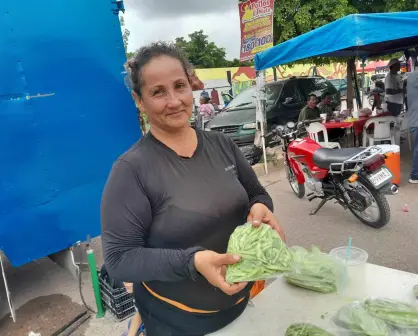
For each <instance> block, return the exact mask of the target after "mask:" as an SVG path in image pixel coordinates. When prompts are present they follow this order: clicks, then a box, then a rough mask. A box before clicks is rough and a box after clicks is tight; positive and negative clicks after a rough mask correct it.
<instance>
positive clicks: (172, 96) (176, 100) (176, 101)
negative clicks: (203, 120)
mask: <svg viewBox="0 0 418 336" xmlns="http://www.w3.org/2000/svg"><path fill="white" fill-rule="evenodd" d="M167 105H168V107H176V106H178V105H181V100H180V97H179V95H178V94H177V93H176V92H175V91H172V92H169V94H168V95H167Z"/></svg>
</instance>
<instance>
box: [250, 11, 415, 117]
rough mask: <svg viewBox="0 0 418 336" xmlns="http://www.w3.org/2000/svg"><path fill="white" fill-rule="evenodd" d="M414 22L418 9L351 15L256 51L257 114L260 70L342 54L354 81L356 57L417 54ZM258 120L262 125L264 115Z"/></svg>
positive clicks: (259, 96) (358, 93) (350, 87)
mask: <svg viewBox="0 0 418 336" xmlns="http://www.w3.org/2000/svg"><path fill="white" fill-rule="evenodd" d="M417 22H418V11H411V12H401V13H383V14H354V15H349V16H346V17H344V18H342V19H339V20H336V21H334V22H332V23H329V24H327V25H325V26H322V27H320V28H317V29H314V30H312V31H310V32H308V33H306V34H303V35H300V36H298V37H295V38H293V39H291V40H288V41H286V42H283V43H281V44H278V45H276V46H274V47H272V48H270V49H267V50H266V51H263V52H261V53H258V54H257V55H256V56H255V67H256V70H257V73H258V77H257V78H258V83H259V84H258V87H261V94H258V95H257V100H258V103H257V106H258V109H257V110H259V111H260V112H259V113H258V115H259V116H261V115H262V114H263V89H262V85H261V82H262V80H261V79H262V77H261V76H262V74H263V70H265V69H268V68H271V67H275V66H279V65H283V64H287V63H291V62H295V61H299V60H302V59H306V58H309V57H319V56H320V57H344V58H347V59H349V61H348V71H347V72H348V73H350V74H351V71H352V72H353V73H352V74H353V77H354V79H355V83H356V82H357V80H356V78H357V77H356V71H355V70H356V69H355V58H359V59H361V60H362V61H364V60H366V59H367V58H369V57H375V56H379V55H384V54H391V53H395V52H399V51H404V52H405V55H406V56H407V58H408V57H410V56H416V52H417V50H416V51H415V52H411V49H412V48H415V47H417V46H418V31H417V29H416V27H417ZM350 65H351V66H350ZM347 77H348V79H349V80H348V85H347V90H348V91H350V92H352V90H353V86H352V81H351V75H348V76H347ZM355 86H356V92H357V94H356V97H357V103H358V106H359V107H361V106H362V102H361V100H360V91H359V88H358V85H355ZM258 120H259V121H261V122H260V124H261V125H264V123H263V121H264V118H263V117H260V118H258Z"/></svg>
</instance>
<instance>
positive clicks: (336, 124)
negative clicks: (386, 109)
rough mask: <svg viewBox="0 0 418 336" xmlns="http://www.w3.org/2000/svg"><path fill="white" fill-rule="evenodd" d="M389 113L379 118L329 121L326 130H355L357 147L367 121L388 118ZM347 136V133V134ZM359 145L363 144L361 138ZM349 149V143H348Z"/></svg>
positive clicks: (354, 138) (354, 144)
mask: <svg viewBox="0 0 418 336" xmlns="http://www.w3.org/2000/svg"><path fill="white" fill-rule="evenodd" d="M388 115H390V114H388V113H382V114H379V115H377V116H373V117H372V116H368V117H360V118H358V119H356V120H353V121H328V122H326V123H324V126H325V128H326V129H335V128H342V129H345V130H347V129H352V130H353V146H354V147H356V138H357V137H358V136H359V135H360V134H362V133H363V127H364V125H365V124H366V121H367V120H369V119H370V118H378V117H384V116H388ZM346 136H347V132H346ZM359 144H361V139H360V138H359ZM347 147H348V143H347Z"/></svg>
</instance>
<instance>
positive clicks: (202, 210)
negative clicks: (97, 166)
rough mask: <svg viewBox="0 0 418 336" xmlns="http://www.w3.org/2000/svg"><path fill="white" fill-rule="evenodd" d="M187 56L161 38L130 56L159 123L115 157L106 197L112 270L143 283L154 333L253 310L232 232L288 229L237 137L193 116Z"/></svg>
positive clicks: (181, 334) (205, 325)
mask: <svg viewBox="0 0 418 336" xmlns="http://www.w3.org/2000/svg"><path fill="white" fill-rule="evenodd" d="M186 69H187V61H186V60H185V59H184V58H183V56H182V55H181V54H180V53H179V51H178V50H177V49H176V48H175V47H173V46H171V45H167V44H163V43H157V44H152V45H151V46H149V47H144V48H142V49H140V50H139V51H138V53H137V55H136V57H135V58H134V59H133V60H132V61H131V62H130V72H131V81H132V88H133V90H134V92H135V99H136V101H137V103H138V106H139V108H140V110H141V111H144V113H146V115H147V117H148V120H149V123H150V131H149V132H148V133H147V134H146V135H145V136H144V137H143V138H142V139H141V140H140V141H139V142H138V143H137V144H135V145H134V146H133V147H132V148H131V149H130V150H129V151H128V152H126V153H125V154H124V155H122V156H121V157H120V158H119V159H118V160H117V162H116V163H115V164H114V166H113V168H112V171H111V173H110V176H109V179H108V182H107V184H106V187H105V190H104V193H103V198H102V205H101V218H102V241H103V248H104V255H105V262H106V266H107V269H108V272H109V274H110V275H111V277H113V278H115V279H120V280H121V281H125V282H133V283H134V295H135V299H136V300H135V301H136V305H137V308H138V310H139V312H140V314H141V316H142V319H143V321H144V324H145V329H146V332H147V335H148V336H169V335H170V336H171V335H172V336H187V335H193V336H198V335H206V334H208V333H211V332H214V331H216V330H219V329H221V328H223V327H224V326H226V325H227V324H229V323H230V322H232V321H233V320H234V319H236V318H237V317H238V316H239V315H240V314H241V313H242V312H243V310H244V309H245V307H246V305H247V302H248V298H249V292H250V290H251V287H252V286H253V284H252V283H248V284H247V283H237V284H232V285H231V284H228V283H227V282H226V281H225V267H226V265H228V264H234V263H237V262H239V257H238V256H233V255H229V254H226V253H225V252H226V249H227V244H228V239H229V237H230V235H231V233H232V232H233V231H234V229H235V228H236V227H237V226H239V225H241V224H243V223H244V222H245V221H246V220H248V221H252V222H253V225H254V226H259V225H260V223H261V222H265V223H267V224H269V225H271V226H272V227H273V228H274V229H275V230H277V231H278V232H279V233H280V234H281V235H282V236H283V237H284V234H283V232H282V230H281V228H280V226H279V224H278V222H277V220H276V219H275V218H274V216H273V213H272V211H273V204H272V200H271V198H270V196H269V195H268V194H267V192H266V191H265V189H264V188H263V187H262V186H261V185H260V183H259V181H258V180H257V177H256V176H255V174H254V171H253V170H252V168H251V166H250V165H249V164H248V163H247V161H246V160H245V158H244V157H243V155H242V154H241V153H240V151H239V149H238V148H237V146H236V145H235V144H234V143H233V141H232V140H231V139H230V138H229V137H227V136H224V135H223V134H219V133H214V132H200V131H195V130H194V129H192V128H191V127H190V125H189V119H190V116H191V114H192V108H193V95H192V89H191V87H190V79H189V76H188V74H187V70H186Z"/></svg>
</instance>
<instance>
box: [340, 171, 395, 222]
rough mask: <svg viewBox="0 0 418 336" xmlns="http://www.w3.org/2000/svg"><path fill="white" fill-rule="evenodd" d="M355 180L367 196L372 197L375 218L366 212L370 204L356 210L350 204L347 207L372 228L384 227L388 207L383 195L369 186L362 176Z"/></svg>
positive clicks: (388, 211) (387, 216) (386, 220)
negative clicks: (376, 214)
mask: <svg viewBox="0 0 418 336" xmlns="http://www.w3.org/2000/svg"><path fill="white" fill-rule="evenodd" d="M357 182H358V183H359V184H360V186H361V188H362V189H363V190H362V191H363V192H364V193H365V194H367V196H369V197H371V198H372V205H373V204H375V208H376V209H377V210H378V216H377V217H376V218H372V217H371V216H369V215H368V214H367V213H366V211H367V210H370V208H371V207H372V205H370V206H369V207H367V208H366V209H365V210H364V211H358V210H356V209H354V208H352V207H351V206H348V208H349V209H350V211H351V212H352V213H353V215H354V216H356V217H357V218H358V219H359V220H360V221H361V222H362V223H363V224H365V225H367V226H370V227H372V228H374V229H380V228H382V227H384V226H385V225H386V224H387V223H389V220H390V207H389V203H388V201H387V199H386V197H385V195H384V194H382V192H380V191H379V190H376V189H374V188H373V187H371V186H369V183H368V182H367V181H366V180H364V179H363V178H360V179H359V180H358V181H357Z"/></svg>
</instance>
